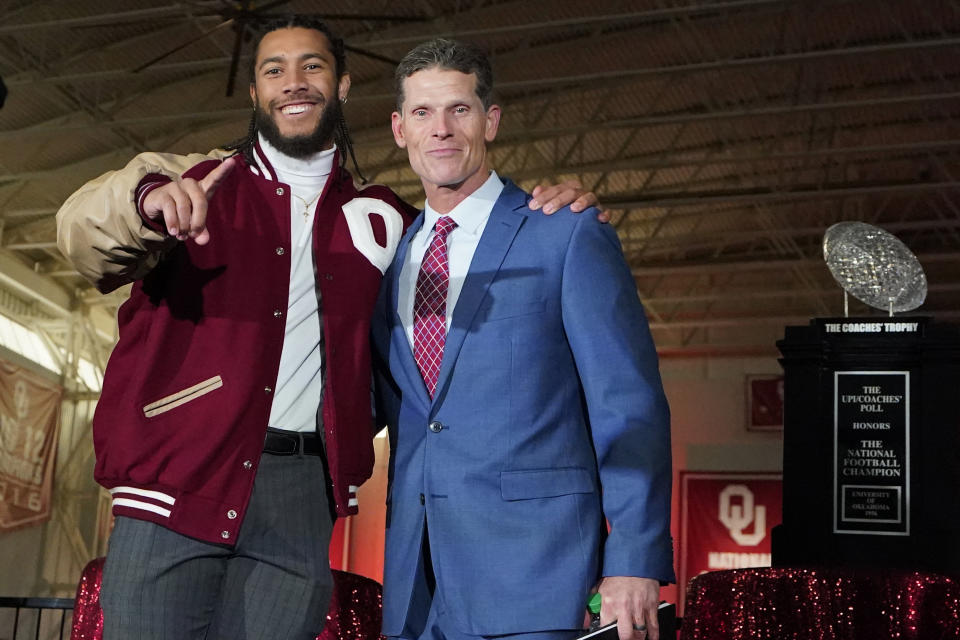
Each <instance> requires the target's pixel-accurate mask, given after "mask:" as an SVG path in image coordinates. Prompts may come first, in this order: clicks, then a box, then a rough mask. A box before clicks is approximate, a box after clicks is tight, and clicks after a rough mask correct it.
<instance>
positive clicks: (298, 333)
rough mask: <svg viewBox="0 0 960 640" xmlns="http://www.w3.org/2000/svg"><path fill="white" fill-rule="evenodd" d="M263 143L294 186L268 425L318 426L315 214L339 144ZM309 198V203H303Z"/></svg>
mask: <svg viewBox="0 0 960 640" xmlns="http://www.w3.org/2000/svg"><path fill="white" fill-rule="evenodd" d="M260 146H261V148H262V149H263V153H264V155H265V156H266V157H267V160H269V161H270V164H272V165H273V168H274V170H275V172H276V174H277V179H278V180H279V181H280V182H283V183H286V184H287V185H288V186H289V187H290V189H291V196H290V292H289V298H288V301H287V305H288V306H287V319H286V327H285V329H284V337H283V349H282V350H281V352H280V371H279V374H278V375H277V384H276V388H275V389H274V390H273V405H272V407H271V409H270V420H269V422H268V423H267V424H269V425H270V426H271V427H274V428H276V429H287V430H289V431H314V430H316V428H317V410H318V409H319V407H320V397H321V395H322V393H323V372H322V365H323V352H322V349H321V344H322V343H321V339H320V337H321V333H320V331H321V324H320V322H321V318H320V313H319V309H318V305H317V296H318V295H319V293H318V292H317V281H316V276H315V275H314V264H313V219H314V217H315V214H316V210H317V202H318V200H319V194H320V193H322V191H323V187H324V185H325V184H326V182H327V178H328V177H329V176H330V172H331V170H332V168H333V154H334V148H330V149H328V150H327V151H321V152H320V153H317V154H314V155H312V156H310V157H309V158H304V159H298V158H291V157H290V156H287V155H284V154H283V153H281V152H280V151H278V150H277V149H276V148H274V147H272V146H271V145H270V143H269V142H267V141H266V140H264V139H263V136H260ZM304 202H307V203H309V206H308V207H304ZM305 210H306V214H304V211H305Z"/></svg>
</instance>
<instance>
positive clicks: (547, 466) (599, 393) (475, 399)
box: [373, 182, 674, 635]
mask: <svg viewBox="0 0 960 640" xmlns="http://www.w3.org/2000/svg"><path fill="white" fill-rule="evenodd" d="M528 198H529V196H527V194H525V193H524V192H523V191H521V190H520V189H518V188H517V187H516V186H514V185H513V184H511V183H509V182H508V183H507V186H506V187H505V189H504V190H503V193H502V194H501V196H500V198H499V199H498V201H497V203H496V205H495V206H494V208H493V211H492V213H491V215H490V219H489V221H488V223H487V226H486V228H485V230H484V232H483V235H482V237H481V240H480V244H479V246H478V247H477V250H476V253H475V254H474V257H473V261H472V263H471V265H470V271H469V275H468V276H467V278H466V280H465V282H464V286H463V289H462V291H461V294H460V297H459V300H458V302H457V305H456V308H455V309H454V312H453V317H452V321H451V323H452V326H451V328H450V331H449V334H448V336H447V341H446V346H445V349H444V354H443V363H442V366H441V370H440V377H439V381H438V385H437V391H436V394H435V397H434V399H433V400H432V401H431V399H430V398H429V396H428V395H427V392H426V389H425V387H424V384H423V380H422V378H421V377H420V373H419V372H418V370H417V366H416V363H415V362H414V359H413V354H412V351H411V349H410V346H409V342H408V341H407V337H406V335H405V333H404V329H403V326H402V325H401V323H400V319H399V317H398V315H397V313H396V309H397V298H398V291H397V289H398V277H399V273H400V268H401V265H402V264H403V261H404V258H405V256H406V251H407V247H408V245H409V241H410V238H411V237H412V236H413V234H414V233H416V232H417V230H418V229H419V228H420V226H421V225H422V224H423V215H422V214H421V216H420V217H419V218H418V219H417V220H416V221H415V222H414V224H413V225H412V226H411V228H410V229H409V230H408V231H407V234H406V236H405V237H404V239H403V240H402V241H401V243H400V246H399V248H398V250H397V255H396V257H395V258H394V262H393V266H392V267H391V270H389V271H388V272H387V275H386V277H385V279H384V286H383V287H382V288H381V295H380V305H379V308H378V312H377V315H376V317H375V318H374V329H373V331H374V345H375V349H376V352H377V358H378V359H379V360H380V364H381V367H380V369H381V371H380V372H379V373H378V376H379V379H378V389H379V394H378V396H379V400H378V401H379V403H380V407H379V409H380V412H381V413H380V415H381V417H382V418H383V420H384V422H386V423H387V424H388V425H389V433H390V447H391V460H390V485H389V489H388V494H387V532H386V558H385V565H384V597H383V619H384V626H383V630H384V633H385V634H387V635H398V634H400V632H401V630H402V629H403V627H404V625H405V624H406V623H407V622H408V617H410V616H414V617H415V618H422V616H423V615H424V613H425V611H424V610H423V608H424V606H425V603H424V602H421V601H420V600H419V598H418V597H416V596H415V593H416V589H415V583H416V581H417V578H418V575H417V565H418V557H419V550H420V544H421V540H422V536H423V532H424V523H425V520H426V521H429V539H430V550H431V553H432V555H433V562H434V566H435V567H436V570H437V585H438V586H437V596H438V597H441V598H443V602H444V604H445V605H446V610H447V611H448V612H449V615H451V616H452V619H453V620H454V622H455V623H456V624H457V625H458V626H459V627H460V628H461V630H462V631H464V632H466V633H470V634H474V635H495V634H506V633H518V632H527V631H536V630H545V629H565V628H566V629H573V628H579V627H580V626H581V625H582V622H583V613H584V605H585V603H586V600H587V597H588V592H589V590H590V588H591V587H592V586H594V584H595V583H596V582H597V580H598V579H599V577H600V576H601V575H627V576H642V577H649V578H656V579H659V580H661V581H673V580H674V574H673V567H672V564H673V551H672V544H671V540H670V483H671V472H670V467H671V460H670V433H669V421H670V419H669V411H668V408H667V403H666V399H665V397H664V394H663V389H662V386H661V382H660V375H659V371H658V368H657V356H656V352H655V350H654V346H653V342H652V340H651V338H650V332H649V329H648V326H647V322H646V318H645V315H644V312H643V308H642V306H641V305H640V302H639V300H638V299H637V292H636V285H635V284H634V280H633V277H632V276H631V274H630V271H629V269H628V267H627V265H626V263H625V261H624V258H623V254H622V251H621V249H620V244H619V241H618V240H617V236H616V233H615V232H614V230H613V229H612V228H611V227H610V226H609V225H604V224H601V223H599V222H598V221H597V220H596V215H595V212H587V213H583V214H579V215H577V214H573V213H571V212H570V211H569V210H567V209H565V210H563V211H560V212H558V213H556V214H554V215H553V216H549V217H548V216H544V215H543V214H542V213H540V212H534V211H530V210H529V209H528V208H527V206H526V203H527V200H528ZM431 424H433V428H431ZM601 488H602V491H601ZM605 519H606V520H609V523H610V526H611V529H610V533H609V535H607V528H606V523H605Z"/></svg>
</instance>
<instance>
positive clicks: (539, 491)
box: [500, 467, 594, 500]
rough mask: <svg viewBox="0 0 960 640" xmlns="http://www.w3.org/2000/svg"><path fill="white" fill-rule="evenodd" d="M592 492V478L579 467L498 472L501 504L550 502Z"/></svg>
mask: <svg viewBox="0 0 960 640" xmlns="http://www.w3.org/2000/svg"><path fill="white" fill-rule="evenodd" d="M593 491H594V486H593V477H592V475H591V474H590V472H589V471H587V470H586V469H584V468H582V467H566V468H561V469H531V470H527V471H501V472H500V496H501V497H502V498H503V499H504V500H529V499H531V498H553V497H556V496H565V495H568V494H571V493H593Z"/></svg>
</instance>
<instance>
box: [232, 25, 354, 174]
mask: <svg viewBox="0 0 960 640" xmlns="http://www.w3.org/2000/svg"><path fill="white" fill-rule="evenodd" d="M293 27H300V28H303V29H311V30H313V31H319V32H320V33H322V34H323V35H324V36H325V37H326V38H327V41H328V42H329V43H330V53H332V54H333V59H334V64H335V71H336V74H337V79H338V80H339V79H340V78H342V77H343V74H344V73H346V71H347V61H346V53H345V49H344V46H343V39H342V38H340V37H339V36H337V35H336V34H334V33H333V31H332V30H331V29H330V27H329V26H327V24H326V23H325V22H323V21H322V20H317V19H316V18H314V17H312V16H308V15H302V14H290V15H288V16H282V17H279V18H275V19H273V20H270V21H268V22H265V23H264V24H263V25H262V26H261V27H260V29H259V35H258V36H257V40H256V42H255V43H254V45H253V55H251V56H250V66H249V67H248V73H249V76H250V84H255V83H256V65H257V49H259V48H260V41H261V40H263V37H264V36H265V35H267V34H268V33H272V32H274V31H278V30H280V29H290V28H293ZM332 97H333V99H336V97H335V96H332ZM333 138H334V143H336V145H337V148H338V149H340V166H341V167H342V166H343V165H344V164H346V157H347V154H350V159H351V161H352V162H353V168H354V170H355V171H356V172H357V176H358V177H359V178H360V180H361V182H362V183H363V184H366V183H367V179H366V178H365V177H364V175H363V172H362V171H360V165H359V164H357V156H356V154H355V153H354V150H353V140H352V139H351V137H350V130H349V129H347V121H346V119H344V117H343V112H342V111H341V112H340V116H339V118H338V119H337V124H336V128H335V129H334V133H333ZM256 143H257V111H256V107H254V110H253V113H252V114H251V115H250V124H249V126H248V127H247V135H246V136H244V137H242V138H237V139H236V140H234V141H233V142H230V143H228V144H225V145H224V146H223V149H225V150H227V151H236V152H238V153H240V155H242V156H243V159H244V160H246V162H247V164H255V162H254V159H253V146H254V145H255V144H256Z"/></svg>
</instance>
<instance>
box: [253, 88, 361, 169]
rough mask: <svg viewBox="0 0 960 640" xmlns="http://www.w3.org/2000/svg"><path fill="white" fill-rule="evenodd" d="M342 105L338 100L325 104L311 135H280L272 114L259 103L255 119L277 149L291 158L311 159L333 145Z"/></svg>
mask: <svg viewBox="0 0 960 640" xmlns="http://www.w3.org/2000/svg"><path fill="white" fill-rule="evenodd" d="M341 114H342V111H341V108H340V103H339V102H338V101H336V100H333V101H331V102H325V103H324V105H323V112H322V113H321V114H320V120H318V121H317V126H316V127H314V129H313V131H311V132H310V133H305V134H302V135H296V136H285V135H283V134H282V133H280V128H279V127H277V123H276V121H275V120H274V119H273V118H272V117H271V116H270V114H269V113H268V112H266V111H264V110H263V108H262V107H261V106H260V102H259V101H257V103H256V107H255V108H254V117H255V119H256V125H257V131H259V132H260V133H261V134H263V137H264V138H265V139H266V140H267V142H269V143H270V144H271V145H273V147H274V148H275V149H277V150H278V151H279V152H280V153H283V154H284V155H288V156H290V157H291V158H298V159H303V158H309V157H310V156H312V155H313V154H315V153H319V152H321V151H323V150H324V149H328V148H330V145H331V144H332V143H333V141H334V140H333V134H334V131H335V130H336V128H337V123H338V122H339V121H340V118H341Z"/></svg>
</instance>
